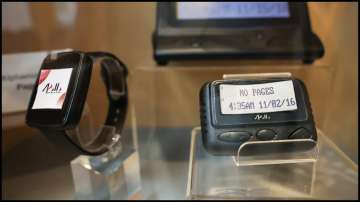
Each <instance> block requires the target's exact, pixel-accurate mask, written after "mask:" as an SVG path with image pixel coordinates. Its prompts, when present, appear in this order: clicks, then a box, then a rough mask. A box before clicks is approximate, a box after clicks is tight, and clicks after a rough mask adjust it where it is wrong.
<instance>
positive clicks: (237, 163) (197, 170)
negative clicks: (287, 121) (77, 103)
mask: <svg viewBox="0 0 360 202" xmlns="http://www.w3.org/2000/svg"><path fill="white" fill-rule="evenodd" d="M269 77H271V78H274V77H277V78H288V77H291V74H290V73H265V74H239V75H223V78H224V79H244V78H245V79H248V78H251V79H262V78H269ZM269 151H271V152H269ZM318 153H319V151H318V147H317V144H316V142H315V141H313V140H308V139H296V140H271V141H251V142H246V143H244V144H242V145H241V146H240V147H239V149H238V151H237V153H236V155H235V156H214V155H211V154H209V153H208V152H207V151H206V150H205V148H204V147H203V145H202V139H201V128H200V127H195V128H194V129H193V130H192V132H191V148H190V162H189V175H188V184H187V193H186V196H187V198H188V199H300V198H302V199H308V198H311V197H312V195H313V187H314V181H315V168H316V161H317V159H318Z"/></svg>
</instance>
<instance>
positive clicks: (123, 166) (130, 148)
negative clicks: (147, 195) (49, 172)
mask: <svg viewBox="0 0 360 202" xmlns="http://www.w3.org/2000/svg"><path fill="white" fill-rule="evenodd" d="M129 109H130V110H129V112H130V116H128V117H127V120H126V121H131V122H130V124H127V123H125V128H124V130H123V131H122V134H116V135H112V136H111V137H113V138H114V139H113V141H114V142H118V143H116V144H114V145H111V146H110V148H109V151H108V152H106V153H104V154H102V155H98V156H86V155H80V156H78V157H77V158H75V159H74V160H72V161H71V171H72V176H73V181H74V188H75V196H74V198H75V199H83V200H85V199H141V198H142V194H141V181H140V180H141V179H140V166H139V154H138V151H137V149H136V148H137V143H136V137H137V131H136V120H135V116H134V115H135V113H134V109H133V108H132V107H129ZM88 112H89V108H88V106H87V105H85V110H84V113H83V117H82V119H81V122H82V123H81V124H80V125H83V124H84V125H83V127H82V128H77V129H76V131H74V132H75V133H77V134H80V133H83V132H85V131H87V132H93V133H94V132H96V131H95V130H94V127H93V122H92V120H91V119H92V117H91V115H90V113H88ZM126 125H130V126H131V127H130V129H128V128H126ZM79 130H81V131H79ZM100 130H107V132H109V133H115V128H114V127H112V126H103V127H102V128H100ZM117 138H120V141H117Z"/></svg>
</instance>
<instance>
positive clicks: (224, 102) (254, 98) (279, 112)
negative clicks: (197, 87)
mask: <svg viewBox="0 0 360 202" xmlns="http://www.w3.org/2000/svg"><path fill="white" fill-rule="evenodd" d="M200 120H201V132H202V140H203V145H204V147H205V149H206V150H207V151H208V152H209V153H211V154H214V155H236V154H237V152H238V150H239V148H240V147H241V146H242V145H243V144H244V143H245V142H249V141H258V142H260V143H261V142H262V141H267V142H268V143H271V141H272V140H280V141H278V142H282V141H283V140H294V141H287V142H292V143H289V144H264V142H263V143H262V144H258V145H255V144H252V145H254V146H251V147H249V148H251V151H250V150H249V152H244V154H246V155H256V154H270V153H275V152H281V153H283V152H292V151H305V150H308V149H310V148H313V147H314V146H315V145H316V140H317V134H316V127H315V122H314V118H313V115H312V109H311V105H310V101H309V96H308V93H307V90H306V87H305V84H304V83H303V82H302V81H301V80H299V79H296V78H291V77H290V78H261V79H245V78H244V79H233V80H216V81H210V82H207V83H205V84H204V85H203V87H202V88H201V92H200ZM300 139H301V140H300ZM283 142H284V141H283ZM279 145H284V146H279ZM280 147H281V148H280Z"/></svg>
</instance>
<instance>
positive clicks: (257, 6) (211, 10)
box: [176, 2, 290, 20]
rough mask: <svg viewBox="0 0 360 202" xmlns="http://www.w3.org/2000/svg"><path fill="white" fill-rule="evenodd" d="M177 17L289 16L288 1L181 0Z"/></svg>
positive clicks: (193, 18)
mask: <svg viewBox="0 0 360 202" xmlns="http://www.w3.org/2000/svg"><path fill="white" fill-rule="evenodd" d="M176 11H177V19H179V20H195V19H234V18H235V19H236V18H245V19H246V18H289V17H290V12H289V5H288V3H287V2H179V3H177V6H176Z"/></svg>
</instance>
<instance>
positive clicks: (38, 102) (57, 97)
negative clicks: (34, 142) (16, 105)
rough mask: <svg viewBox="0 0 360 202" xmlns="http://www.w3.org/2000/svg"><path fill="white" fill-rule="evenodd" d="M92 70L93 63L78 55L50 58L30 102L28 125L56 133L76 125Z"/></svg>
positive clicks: (73, 53)
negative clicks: (57, 130) (45, 128)
mask: <svg viewBox="0 0 360 202" xmlns="http://www.w3.org/2000/svg"><path fill="white" fill-rule="evenodd" d="M91 66H92V63H91V60H90V59H89V58H87V57H85V55H84V54H82V53H79V52H63V53H58V54H57V56H56V58H51V57H50V56H47V57H46V58H45V59H44V61H43V64H42V66H41V69H40V71H39V75H38V78H37V80H36V83H35V85H34V89H33V92H32V95H31V98H30V102H29V106H28V111H27V114H26V122H27V124H28V125H29V126H33V127H47V128H57V129H65V128H68V127H69V126H74V125H76V124H77V122H78V121H79V119H80V117H81V113H82V109H83V105H84V102H85V100H86V95H87V90H88V86H89V82H90V76H91V75H90V74H91Z"/></svg>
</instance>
